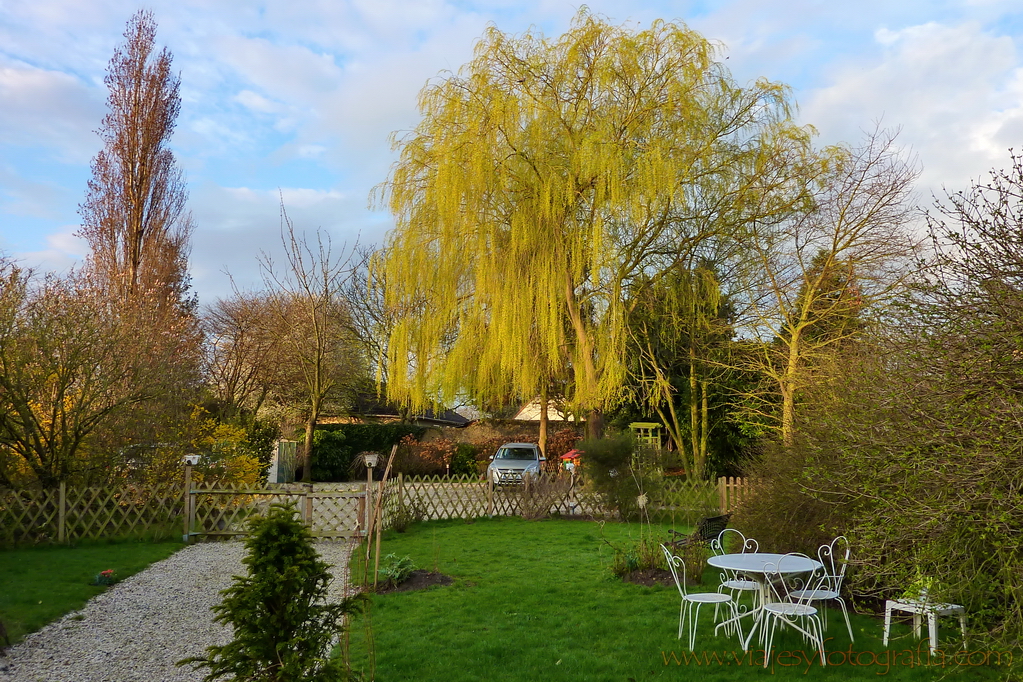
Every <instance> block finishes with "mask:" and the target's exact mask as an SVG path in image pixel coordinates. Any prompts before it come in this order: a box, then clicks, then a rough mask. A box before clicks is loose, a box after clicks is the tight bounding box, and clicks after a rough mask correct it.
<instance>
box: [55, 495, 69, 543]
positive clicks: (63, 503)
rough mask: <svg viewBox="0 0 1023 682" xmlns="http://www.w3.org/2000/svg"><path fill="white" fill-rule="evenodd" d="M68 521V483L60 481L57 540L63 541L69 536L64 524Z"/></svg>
mask: <svg viewBox="0 0 1023 682" xmlns="http://www.w3.org/2000/svg"><path fill="white" fill-rule="evenodd" d="M66 521H67V483H65V482H64V481H61V482H60V494H59V497H58V500H57V542H60V543H63V542H64V539H65V538H66V537H67V531H66V530H65V526H64V524H65V523H66Z"/></svg>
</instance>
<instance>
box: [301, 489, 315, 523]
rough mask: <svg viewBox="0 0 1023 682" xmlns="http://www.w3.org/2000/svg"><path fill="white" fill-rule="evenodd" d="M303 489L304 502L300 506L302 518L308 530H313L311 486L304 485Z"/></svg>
mask: <svg viewBox="0 0 1023 682" xmlns="http://www.w3.org/2000/svg"><path fill="white" fill-rule="evenodd" d="M303 487H304V488H305V500H304V504H303V505H302V516H304V517H305V519H304V520H305V523H306V525H307V526H309V530H310V531H311V530H312V529H313V497H314V495H313V484H312V483H306V484H305V485H304V486H303Z"/></svg>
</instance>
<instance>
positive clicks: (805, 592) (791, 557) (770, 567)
mask: <svg viewBox="0 0 1023 682" xmlns="http://www.w3.org/2000/svg"><path fill="white" fill-rule="evenodd" d="M808 558H809V557H807V556H806V555H805V554H802V553H799V552H791V553H789V554H785V555H784V556H782V557H781V558H780V559H778V561H776V562H772V563H769V564H767V566H766V567H765V570H764V577H765V578H766V584H767V593H768V601H774V602H787V603H790V604H802V605H808V604H809V603H810V602H811V601H813V593H814V591H815V590H819V589H822V588H823V587H824V586H825V584H826V582H825V581H826V580H827V578H826V576H825V575H824V574H822V573H813V574H811V575H810V576H809V577H807V578H806V580H805V581H804V580H802V579H798V578H795V579H794V578H793V576H796V575H798V574H799V573H801V571H793V570H791V569H792V566H793V562H794V561H796V560H797V559H808ZM800 563H801V562H800Z"/></svg>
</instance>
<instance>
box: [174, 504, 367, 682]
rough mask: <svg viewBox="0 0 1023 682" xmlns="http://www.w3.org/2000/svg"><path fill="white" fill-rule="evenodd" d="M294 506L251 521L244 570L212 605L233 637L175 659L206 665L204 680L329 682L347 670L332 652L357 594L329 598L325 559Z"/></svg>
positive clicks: (276, 508) (278, 506) (346, 676)
mask: <svg viewBox="0 0 1023 682" xmlns="http://www.w3.org/2000/svg"><path fill="white" fill-rule="evenodd" d="M295 514H296V510H295V508H294V506H293V505H290V504H288V505H282V504H274V505H271V507H270V509H269V511H268V513H267V514H266V516H262V517H257V518H255V519H253V520H252V521H251V522H250V527H249V533H250V534H249V538H248V540H246V541H245V547H246V549H247V550H248V555H247V556H246V557H245V558H244V559H243V560H242V562H243V563H244V564H245V565H246V566H247V567H248V575H246V576H235V578H234V583H233V584H232V585H231V587H229V588H227V589H226V590H224V591H223V592H222V593H221V594H223V595H224V600H223V601H222V602H221V603H220V604H219V605H217V606H215V607H214V609H213V610H214V613H215V614H216V618H215V620H216V622H218V623H225V624H229V625H231V626H232V627H233V628H234V639H233V640H232V641H231V642H230V643H228V644H225V645H223V646H210V647H208V648H207V649H206V655H205V656H202V657H197V658H189V659H185V660H183V661H180V662H179V663H178V665H185V664H192V665H194V666H195V667H196V668H201V667H207V668H209V671H210V672H209V674H208V675H207V676H206V677H205V678H203V679H204V681H205V682H212V681H213V680H219V679H226V680H229V681H231V682H299V681H300V680H301V681H302V682H305V681H307V680H308V681H310V682H320V681H323V682H326V681H327V680H331V681H334V680H343V679H349V678H350V677H351V675H350V672H349V671H348V670H347V668H346V665H345V661H344V660H343V658H342V657H340V656H336V655H332V653H333V652H332V650H333V649H334V645H335V643H336V642H338V641H339V638H340V634H341V630H342V628H343V627H344V618H345V616H346V615H349V614H352V613H354V612H355V611H356V606H357V603H356V599H357V598H355V597H352V598H347V599H345V600H343V601H342V602H341V603H338V604H327V603H326V596H327V585H328V584H329V582H330V580H331V575H330V573H328V572H327V568H328V565H327V564H326V563H325V562H324V561H322V560H321V559H320V557H319V555H318V554H317V553H316V549H315V548H314V547H313V544H312V536H311V535H310V534H309V530H308V529H307V528H306V527H305V526H304V525H303V524H302V523H301V522H300V521H299V520H298V519H296V518H295Z"/></svg>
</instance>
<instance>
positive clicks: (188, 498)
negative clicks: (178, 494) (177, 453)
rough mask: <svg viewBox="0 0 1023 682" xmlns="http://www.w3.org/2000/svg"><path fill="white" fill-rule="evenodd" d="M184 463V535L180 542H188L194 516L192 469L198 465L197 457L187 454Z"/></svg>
mask: <svg viewBox="0 0 1023 682" xmlns="http://www.w3.org/2000/svg"><path fill="white" fill-rule="evenodd" d="M184 463H185V493H184V498H183V500H182V503H183V504H182V507H181V509H182V516H184V526H185V534H184V535H183V536H182V537H181V541H182V542H188V541H189V538H190V537H191V533H192V517H193V516H194V515H195V509H194V508H193V507H192V500H193V499H194V497H193V495H192V467H194V466H195V465H196V464H198V463H199V455H194V454H191V453H189V454H187V455H185V458H184Z"/></svg>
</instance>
